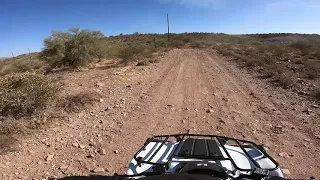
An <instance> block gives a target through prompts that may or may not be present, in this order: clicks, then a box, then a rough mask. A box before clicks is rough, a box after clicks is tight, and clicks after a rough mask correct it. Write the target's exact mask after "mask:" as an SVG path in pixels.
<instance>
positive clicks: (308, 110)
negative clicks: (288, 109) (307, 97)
mask: <svg viewBox="0 0 320 180" xmlns="http://www.w3.org/2000/svg"><path fill="white" fill-rule="evenodd" d="M302 112H304V113H306V114H308V115H311V113H312V111H311V110H310V109H305V110H303V111H302Z"/></svg>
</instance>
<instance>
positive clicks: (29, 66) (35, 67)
mask: <svg viewBox="0 0 320 180" xmlns="http://www.w3.org/2000/svg"><path fill="white" fill-rule="evenodd" d="M48 67H49V64H48V63H47V62H45V61H42V60H40V58H39V55H38V53H33V54H31V55H26V54H25V55H20V56H17V57H15V58H9V59H6V60H3V61H0V75H6V74H10V73H22V72H37V73H43V72H45V71H46V70H47V69H48Z"/></svg>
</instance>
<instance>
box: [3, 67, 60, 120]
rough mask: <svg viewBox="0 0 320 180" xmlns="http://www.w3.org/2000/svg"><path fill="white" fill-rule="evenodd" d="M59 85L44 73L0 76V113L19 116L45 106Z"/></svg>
mask: <svg viewBox="0 0 320 180" xmlns="http://www.w3.org/2000/svg"><path fill="white" fill-rule="evenodd" d="M57 91H58V86H57V84H56V83H54V82H53V81H52V80H51V79H48V78H47V77H45V76H44V75H40V74H34V73H29V72H26V73H13V74H9V75H6V76H3V77H1V78H0V115H1V116H12V117H14V118H19V117H22V116H26V115H31V114H32V113H34V112H35V111H36V110H38V109H42V108H45V106H46V105H47V102H48V101H49V100H50V99H51V98H52V97H53V96H54V95H55V94H56V93H57Z"/></svg>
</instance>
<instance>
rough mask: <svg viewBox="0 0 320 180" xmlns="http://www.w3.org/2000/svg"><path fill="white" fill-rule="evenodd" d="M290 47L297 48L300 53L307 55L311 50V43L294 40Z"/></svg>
mask: <svg viewBox="0 0 320 180" xmlns="http://www.w3.org/2000/svg"><path fill="white" fill-rule="evenodd" d="M290 46H291V47H292V48H296V49H299V50H300V51H301V53H302V55H307V54H309V53H310V52H311V51H312V45H311V44H308V43H305V42H296V43H293V44H291V45H290Z"/></svg>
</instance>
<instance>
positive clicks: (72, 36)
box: [41, 28, 104, 67]
mask: <svg viewBox="0 0 320 180" xmlns="http://www.w3.org/2000/svg"><path fill="white" fill-rule="evenodd" d="M103 37H104V35H103V34H102V33H101V32H99V31H89V30H81V31H80V29H79V28H71V29H69V31H68V32H56V31H53V32H52V35H51V36H50V37H49V38H46V39H45V40H44V46H45V47H44V49H43V51H42V52H41V57H42V58H44V59H45V60H47V61H48V62H49V63H51V65H53V66H73V67H76V66H82V65H85V64H86V63H88V62H90V61H92V60H94V59H95V58H100V53H101V50H100V48H101V46H99V45H98V43H97V42H98V40H100V39H102V38H103Z"/></svg>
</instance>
